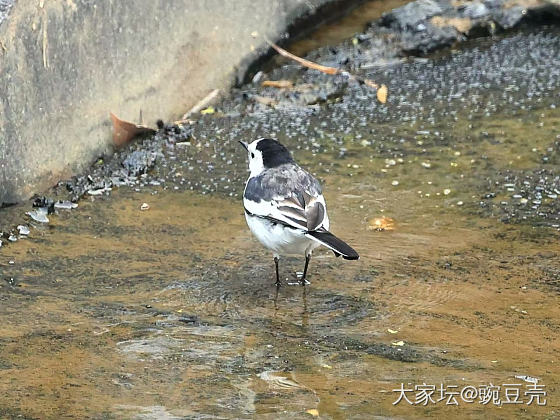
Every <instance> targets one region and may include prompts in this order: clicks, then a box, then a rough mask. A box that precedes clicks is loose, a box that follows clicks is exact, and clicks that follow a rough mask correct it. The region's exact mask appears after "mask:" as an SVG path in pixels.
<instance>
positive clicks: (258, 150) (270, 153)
mask: <svg viewBox="0 0 560 420" xmlns="http://www.w3.org/2000/svg"><path fill="white" fill-rule="evenodd" d="M239 143H241V145H242V146H243V147H244V148H245V149H247V155H248V156H249V170H250V171H251V176H257V175H259V174H260V173H261V172H262V171H264V170H265V169H269V168H275V167H277V166H280V165H283V164H285V163H291V162H293V161H294V159H293V158H292V154H291V153H290V151H289V150H288V149H286V147H284V146H283V145H282V144H281V143H280V142H279V141H278V140H273V139H265V138H261V139H257V140H255V141H253V142H252V143H245V142H244V141H241V140H240V141H239Z"/></svg>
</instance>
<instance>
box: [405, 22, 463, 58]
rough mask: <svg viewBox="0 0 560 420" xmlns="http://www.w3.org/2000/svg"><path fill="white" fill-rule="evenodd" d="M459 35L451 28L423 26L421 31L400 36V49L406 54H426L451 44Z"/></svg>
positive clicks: (429, 24) (408, 32) (427, 24)
mask: <svg viewBox="0 0 560 420" xmlns="http://www.w3.org/2000/svg"><path fill="white" fill-rule="evenodd" d="M460 37H462V35H461V34H459V33H458V32H457V30H456V29H455V28H453V27H451V26H444V27H439V26H435V25H432V24H431V23H426V24H425V29H424V30H423V31H416V32H412V31H407V32H404V33H403V36H402V49H403V51H405V52H408V53H427V52H430V51H433V50H436V49H438V48H441V47H445V46H448V45H451V44H453V43H454V42H455V41H457V40H458V39H459V38H460Z"/></svg>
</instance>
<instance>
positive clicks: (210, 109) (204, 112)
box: [200, 92, 379, 115]
mask: <svg viewBox="0 0 560 420" xmlns="http://www.w3.org/2000/svg"><path fill="white" fill-rule="evenodd" d="M377 94H378V95H379V92H378V93H377ZM214 112H216V110H215V109H214V107H213V106H209V107H208V108H206V109H203V110H202V111H200V113H201V114H203V115H205V114H213V113H214Z"/></svg>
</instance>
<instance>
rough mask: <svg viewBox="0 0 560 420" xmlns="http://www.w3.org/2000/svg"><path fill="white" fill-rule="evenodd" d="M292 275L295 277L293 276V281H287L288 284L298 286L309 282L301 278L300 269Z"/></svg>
mask: <svg viewBox="0 0 560 420" xmlns="http://www.w3.org/2000/svg"><path fill="white" fill-rule="evenodd" d="M293 277H295V278H294V280H295V281H290V282H288V285H289V286H299V285H302V286H307V285H309V284H311V282H310V281H309V280H307V279H306V278H305V279H304V278H303V272H301V271H296V272H295V273H294V276H293Z"/></svg>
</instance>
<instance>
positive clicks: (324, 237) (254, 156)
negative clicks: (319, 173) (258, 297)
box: [239, 138, 359, 286]
mask: <svg viewBox="0 0 560 420" xmlns="http://www.w3.org/2000/svg"><path fill="white" fill-rule="evenodd" d="M239 142H240V143H241V144H242V145H243V147H245V149H247V154H248V157H249V171H250V175H249V179H248V180H247V184H246V185H245V192H244V193H243V206H244V207H245V218H246V219H247V224H248V225H249V229H251V232H252V233H253V235H255V236H256V237H257V239H258V240H259V241H260V243H261V244H263V245H264V246H265V247H267V248H268V249H270V250H271V251H272V253H273V256H274V263H275V266H276V285H277V286H279V285H280V275H279V273H278V261H279V259H280V256H281V255H302V254H303V255H305V268H304V269H303V276H302V277H301V282H302V284H305V282H306V275H307V267H308V265H309V260H310V259H311V253H312V252H313V250H314V249H315V248H317V247H318V246H320V245H324V246H326V247H327V248H329V249H330V250H332V251H333V252H334V254H335V255H336V256H337V257H338V256H340V255H342V257H343V258H345V259H348V260H357V259H358V258H359V255H358V253H357V252H356V251H355V250H354V249H352V248H351V247H350V246H349V245H348V244H346V243H345V242H344V241H342V240H340V239H339V238H337V237H336V236H334V235H333V234H332V233H330V232H329V216H328V215H327V205H326V203H325V198H324V197H323V194H322V191H321V185H320V184H319V181H317V180H316V179H315V178H314V177H313V176H312V175H311V174H310V173H308V172H307V171H305V170H304V169H302V168H301V167H300V166H299V165H298V164H297V163H296V162H295V161H294V159H293V158H292V155H291V154H290V152H289V151H288V149H286V147H284V146H283V145H282V144H280V142H278V141H277V140H273V139H267V138H261V139H257V140H255V141H253V142H252V143H251V144H247V143H245V142H243V141H239Z"/></svg>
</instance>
